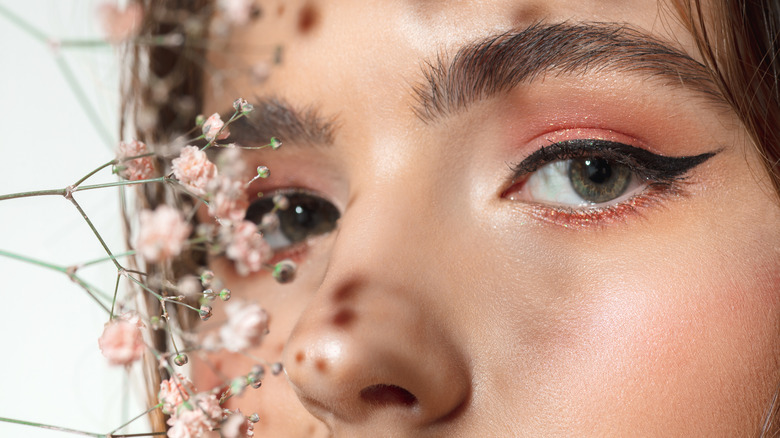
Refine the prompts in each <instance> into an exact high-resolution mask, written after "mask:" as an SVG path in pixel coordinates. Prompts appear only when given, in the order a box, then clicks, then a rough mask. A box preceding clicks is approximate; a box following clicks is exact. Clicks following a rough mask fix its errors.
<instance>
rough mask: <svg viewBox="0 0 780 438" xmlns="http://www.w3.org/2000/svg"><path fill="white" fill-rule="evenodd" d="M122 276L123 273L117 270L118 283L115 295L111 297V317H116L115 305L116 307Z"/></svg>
mask: <svg viewBox="0 0 780 438" xmlns="http://www.w3.org/2000/svg"><path fill="white" fill-rule="evenodd" d="M120 278H122V275H121V274H120V273H118V272H117V274H116V285H115V286H114V297H113V298H112V299H111V312H110V313H109V315H108V318H109V319H114V307H116V296H117V294H118V293H119V279H120Z"/></svg>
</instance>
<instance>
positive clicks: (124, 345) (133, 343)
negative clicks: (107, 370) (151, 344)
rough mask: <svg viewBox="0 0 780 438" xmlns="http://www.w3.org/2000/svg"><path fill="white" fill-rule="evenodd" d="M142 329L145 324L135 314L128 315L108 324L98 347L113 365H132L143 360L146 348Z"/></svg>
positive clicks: (99, 339)
mask: <svg viewBox="0 0 780 438" xmlns="http://www.w3.org/2000/svg"><path fill="white" fill-rule="evenodd" d="M141 327H143V324H142V323H141V321H140V319H139V318H138V316H137V315H135V314H134V313H126V314H124V315H122V316H120V317H118V318H115V319H112V320H111V321H109V322H108V323H106V325H105V327H104V328H103V334H102V335H101V336H100V338H98V346H99V347H100V351H101V352H102V353H103V356H105V357H106V358H107V359H108V362H109V363H110V364H111V365H130V364H132V363H133V362H135V361H136V360H138V359H140V358H141V356H142V355H143V353H144V349H145V348H146V346H145V345H144V340H143V336H142V335H141Z"/></svg>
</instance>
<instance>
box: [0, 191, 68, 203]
mask: <svg viewBox="0 0 780 438" xmlns="http://www.w3.org/2000/svg"><path fill="white" fill-rule="evenodd" d="M66 194H67V190H66V189H53V190H36V191H33V192H20V193H11V194H8V195H0V201H5V200H6V199H16V198H29V197H31V196H50V195H58V196H65V195H66Z"/></svg>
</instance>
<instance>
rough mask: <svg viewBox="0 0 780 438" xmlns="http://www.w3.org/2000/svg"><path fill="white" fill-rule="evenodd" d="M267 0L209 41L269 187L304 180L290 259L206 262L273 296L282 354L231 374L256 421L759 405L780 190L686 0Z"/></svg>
mask: <svg viewBox="0 0 780 438" xmlns="http://www.w3.org/2000/svg"><path fill="white" fill-rule="evenodd" d="M262 6H263V7H262V11H263V14H262V16H261V18H259V19H258V20H256V21H254V22H252V23H251V24H250V25H248V26H247V27H244V28H241V29H238V30H236V31H234V33H233V34H232V37H231V42H230V44H229V45H228V46H227V47H226V48H224V49H223V50H219V51H218V52H217V53H213V54H212V55H211V62H212V63H214V64H216V65H217V66H218V67H219V68H220V69H222V70H221V71H222V73H220V74H219V75H218V76H217V77H212V78H211V80H210V82H209V89H208V95H209V98H208V99H207V108H208V109H209V110H210V111H218V110H225V109H226V108H229V107H230V103H231V102H232V100H233V99H235V98H237V97H245V98H247V99H249V100H250V102H252V103H254V104H255V108H256V109H255V112H254V113H253V115H252V119H253V120H256V125H257V126H256V130H254V131H252V130H248V129H242V128H241V127H240V126H235V127H231V130H232V131H233V133H234V139H235V141H238V142H239V143H242V144H244V145H247V146H252V145H259V144H265V143H267V142H268V140H269V137H270V136H271V135H274V136H277V137H279V138H280V139H281V140H282V141H283V143H284V145H283V146H282V147H281V148H280V149H279V150H277V151H270V150H268V151H262V152H259V153H258V152H252V153H245V155H244V156H245V157H246V161H247V163H248V165H249V166H248V167H249V168H250V169H253V168H255V167H256V166H258V165H261V164H262V165H266V166H268V167H269V168H270V169H271V176H270V178H268V179H266V180H260V181H259V182H256V183H254V184H253V185H252V187H251V192H252V196H253V197H255V198H254V199H257V198H256V192H258V191H261V192H263V193H264V194H266V195H268V196H270V195H272V194H274V193H276V192H285V193H287V194H288V198H289V199H290V201H291V206H290V209H289V210H288V213H287V214H286V215H283V216H282V218H281V219H282V231H279V232H277V233H276V234H275V236H273V237H272V236H268V237H269V239H273V240H272V242H275V243H274V245H275V246H276V247H277V248H278V250H277V256H276V257H275V259H276V260H279V259H282V258H291V259H293V260H295V261H296V262H297V263H298V265H299V270H298V274H297V278H296V279H295V281H294V282H292V283H290V284H285V285H280V284H277V283H275V282H274V280H273V279H272V278H271V276H270V275H269V274H268V273H259V274H255V275H250V276H247V277H241V276H239V275H238V274H237V273H236V272H235V270H234V268H233V267H232V265H231V264H230V262H229V261H227V260H225V259H216V260H213V262H212V268H213V269H214V270H215V271H216V272H217V274H218V276H220V277H222V278H223V280H225V283H226V285H227V286H228V287H230V288H231V289H232V291H233V296H234V297H239V298H244V299H250V300H255V301H257V302H259V303H260V304H262V305H263V306H264V307H265V308H266V309H267V310H268V311H269V313H270V315H271V321H270V334H269V335H268V337H267V338H266V339H265V340H264V342H263V344H262V346H260V347H259V348H257V349H256V350H254V351H252V352H251V353H252V354H253V355H254V356H256V357H261V358H264V359H265V360H267V361H269V362H275V361H282V362H283V363H284V366H285V370H286V378H285V376H283V375H282V376H278V377H273V376H270V375H268V377H266V379H265V380H264V382H263V387H262V388H260V389H258V390H252V391H248V392H246V393H245V394H244V395H243V396H241V397H236V398H233V399H230V401H229V402H228V407H231V408H236V407H240V408H241V410H242V411H243V412H244V413H251V412H257V413H258V414H259V415H260V422H259V423H258V424H257V425H256V430H257V432H256V433H257V436H300V437H309V436H325V435H327V434H328V433H329V431H330V432H332V433H333V434H335V435H336V436H448V437H456V436H462V437H472V436H555V435H561V436H575V435H576V436H591V435H592V436H603V435H615V436H630V435H634V434H636V433H637V431H641V432H640V434H641V435H645V436H654V435H664V436H737V435H740V436H741V435H743V434H748V433H749V432H750V433H752V432H754V431H755V430H756V429H757V428H759V425H760V423H761V421H762V418H763V413H764V410H765V409H766V408H767V406H768V405H769V403H770V400H771V398H772V395H773V393H774V391H775V387H776V383H777V382H778V381H780V371H779V370H778V360H777V358H778V357H779V356H778V354H780V348H779V347H780V339H778V338H780V208H778V206H777V202H776V199H777V198H776V193H774V192H773V191H772V189H771V187H770V184H769V183H768V176H767V174H766V172H765V171H764V170H763V168H762V166H761V165H760V164H759V160H758V159H757V154H756V152H755V151H754V150H753V148H752V147H751V146H750V145H749V141H748V139H747V137H746V135H745V132H744V130H743V128H742V127H741V126H740V124H739V123H738V121H737V120H736V118H735V117H734V115H733V113H732V112H730V111H729V110H728V109H727V108H726V107H725V106H723V105H722V104H721V103H719V102H718V101H717V98H715V97H713V96H712V95H711V94H709V95H708V93H707V90H708V89H709V88H710V87H711V85H710V84H709V83H707V81H706V79H705V76H702V75H701V74H700V72H699V70H698V68H699V67H698V66H697V65H696V63H695V62H693V61H692V59H698V56H697V55H696V54H695V51H694V49H693V40H692V38H691V36H690V35H689V34H688V33H687V32H686V31H685V30H684V29H683V28H682V27H681V26H680V25H679V23H678V21H676V19H675V18H674V17H675V16H674V14H673V12H671V11H672V9H671V8H669V7H668V6H665V5H659V4H658V3H656V2H655V1H629V2H625V1H595V0H594V1H532V0H521V1H518V0H512V1H509V0H506V1H487V2H486V1H480V2H476V1H475V2H468V1H459V2H439V1H422V0H420V1H412V0H408V1H386V2H373V1H365V0H354V1H351V0H350V1H347V0H344V1H338V2H317V1H310V2H303V3H298V2H291V1H284V2H276V1H275V2H267V3H266V4H263V5H262ZM496 37H499V38H498V39H495V38H496ZM651 38H653V39H656V40H657V41H655V42H653V40H652V39H651ZM491 39H492V40H491ZM491 41H492V43H491ZM659 42H660V43H661V44H663V45H665V46H668V47H670V48H672V49H674V50H676V51H681V52H683V53H687V55H688V57H690V58H687V57H685V56H681V55H680V54H678V53H677V52H674V51H668V49H667V48H665V47H662V46H661V45H659ZM277 45H279V46H280V47H281V49H279V50H278V51H277V50H276V46H277ZM664 50H666V51H665V52H664ZM274 58H278V60H279V61H280V62H279V63H278V64H277V65H273V66H272V67H271V69H270V76H269V77H268V78H267V80H265V81H262V82H261V81H258V80H257V78H256V77H255V78H253V76H251V75H250V74H249V73H248V72H249V71H250V70H251V68H252V66H254V65H256V64H258V63H261V62H273V59H274ZM259 202H260V204H258V206H257V207H255V209H257V210H259V211H261V212H262V211H263V206H266V207H267V205H268V204H269V202H268V201H267V200H261V201H259ZM337 216H338V220H337V221H336V220H335V218H336V217H337ZM255 217H259V216H255ZM331 229H332V231H331ZM215 307H217V309H215V310H219V309H218V306H215ZM218 318H219V315H217V316H216V317H215V319H218ZM212 359H213V361H214V363H215V365H216V368H217V369H218V370H219V371H220V372H221V373H222V374H224V375H227V376H235V375H240V374H245V373H246V372H248V371H249V369H250V368H251V366H252V365H253V364H254V363H255V362H254V361H253V360H252V359H249V358H247V357H246V356H242V355H230V354H227V353H225V354H223V353H220V354H218V355H215V356H213V357H212ZM196 365H197V364H196ZM195 377H196V383H198V384H199V387H201V388H205V387H208V385H210V384H216V383H217V381H220V382H221V380H220V379H218V378H217V377H216V376H215V375H214V374H213V373H212V372H211V371H209V370H208V367H206V366H205V365H203V364H201V365H198V366H197V367H196V370H195Z"/></svg>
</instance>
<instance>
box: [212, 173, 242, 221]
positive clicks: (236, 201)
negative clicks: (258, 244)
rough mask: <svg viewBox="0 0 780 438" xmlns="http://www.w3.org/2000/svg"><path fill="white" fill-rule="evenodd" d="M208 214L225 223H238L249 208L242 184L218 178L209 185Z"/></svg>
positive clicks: (229, 179) (222, 177)
mask: <svg viewBox="0 0 780 438" xmlns="http://www.w3.org/2000/svg"><path fill="white" fill-rule="evenodd" d="M208 191H209V194H210V198H211V201H210V202H209V214H210V215H212V216H214V217H217V218H219V219H223V220H226V221H240V220H242V219H243V218H244V216H245V214H246V209H247V207H249V200H248V199H247V194H246V192H245V191H244V184H243V183H242V182H241V181H239V180H235V179H233V178H230V177H228V176H224V175H223V176H220V177H219V178H217V179H215V180H213V181H212V182H211V184H209V190H208Z"/></svg>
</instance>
